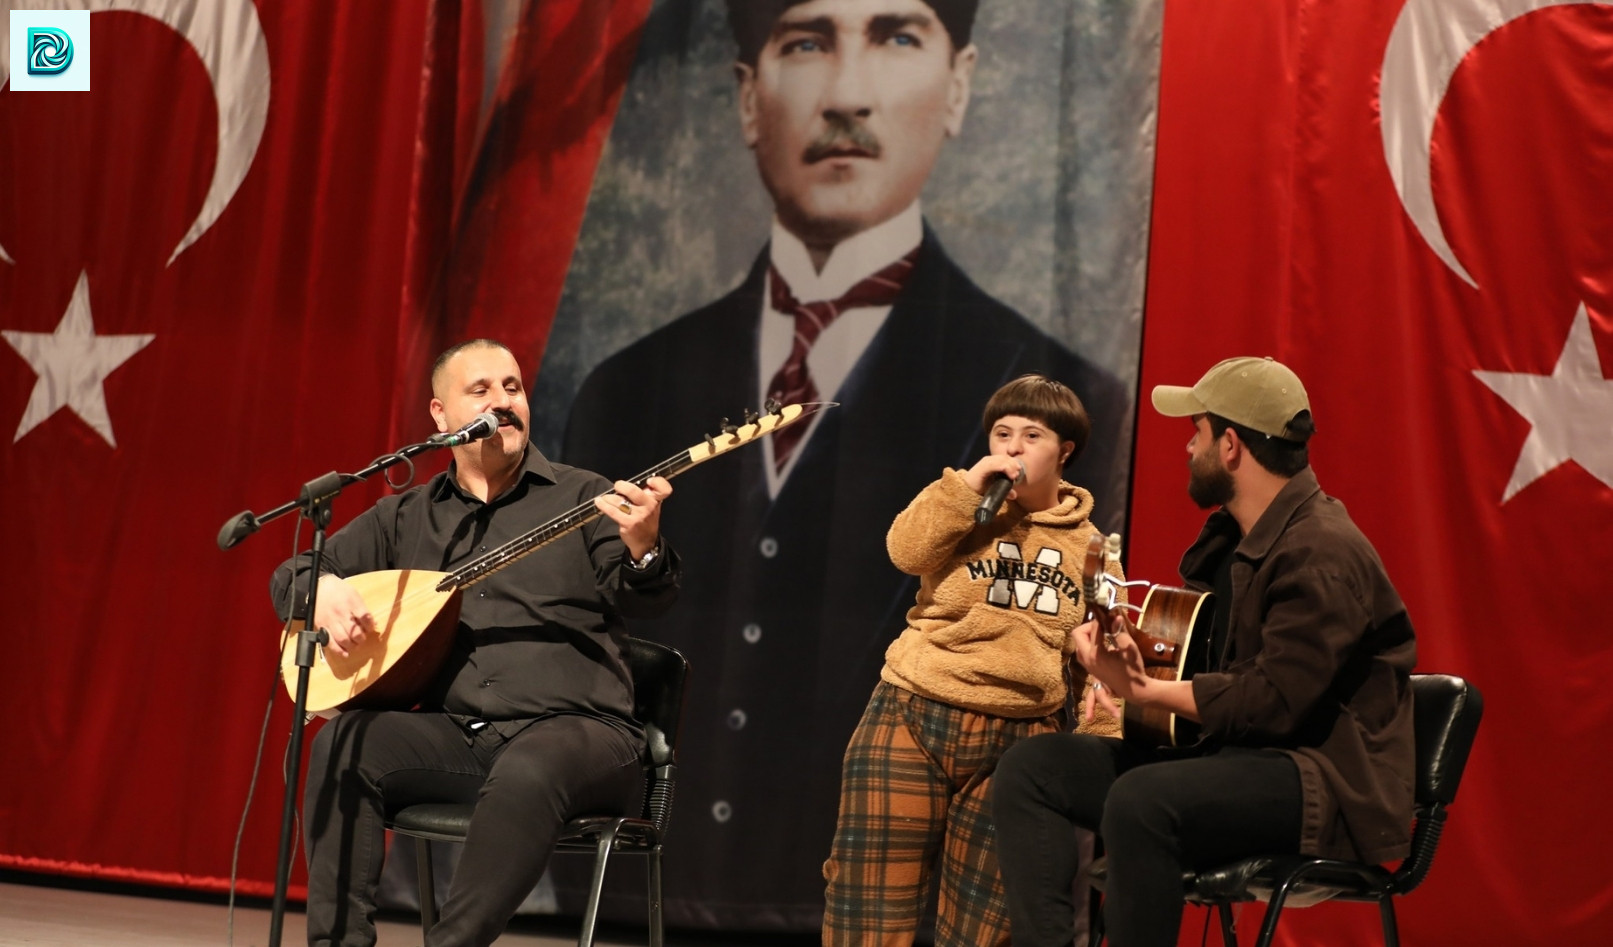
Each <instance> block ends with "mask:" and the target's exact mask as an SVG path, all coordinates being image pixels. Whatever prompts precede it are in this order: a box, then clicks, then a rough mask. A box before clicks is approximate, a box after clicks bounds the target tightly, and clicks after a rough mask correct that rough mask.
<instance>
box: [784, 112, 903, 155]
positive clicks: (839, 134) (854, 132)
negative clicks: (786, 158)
mask: <svg viewBox="0 0 1613 947" xmlns="http://www.w3.org/2000/svg"><path fill="white" fill-rule="evenodd" d="M828 120H829V127H828V128H826V129H824V130H823V133H822V134H820V135H819V136H818V137H817V138H816V139H814V140H813V141H812V143H811V144H809V145H807V146H806V151H804V152H802V155H801V158H802V160H804V161H805V162H806V163H807V164H816V163H817V162H819V161H822V160H823V159H825V158H828V157H832V156H834V155H836V154H839V153H842V152H846V151H860V152H862V153H864V154H866V155H867V156H868V157H870V158H877V157H879V155H880V152H881V151H882V150H883V149H881V148H880V145H879V139H878V138H876V137H875V136H874V133H873V132H871V131H869V130H868V126H866V125H864V124H863V123H862V122H860V121H858V120H857V119H855V118H848V117H846V116H844V115H839V114H836V113H834V112H830V113H829V115H828Z"/></svg>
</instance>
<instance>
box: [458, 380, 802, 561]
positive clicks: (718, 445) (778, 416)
mask: <svg viewBox="0 0 1613 947" xmlns="http://www.w3.org/2000/svg"><path fill="white" fill-rule="evenodd" d="M820 407H822V405H818V404H807V405H799V404H792V405H786V406H784V407H781V408H778V409H777V410H776V411H774V412H773V413H771V414H764V415H762V416H761V417H759V418H755V419H753V420H751V421H750V422H749V423H747V424H745V425H743V426H741V427H731V428H728V429H726V430H725V431H724V432H723V433H722V434H721V435H718V436H716V437H707V438H706V439H705V440H704V441H703V442H701V443H699V444H696V445H695V446H693V447H691V448H689V449H688V450H684V451H679V452H678V453H676V454H673V455H672V456H671V457H668V458H667V459H666V460H663V461H661V462H660V463H659V464H656V465H655V466H654V467H651V468H650V469H649V470H646V471H644V472H643V473H640V474H637V475H636V476H633V477H631V478H626V479H628V480H629V481H630V482H631V483H633V484H634V485H636V486H639V487H643V486H645V485H646V484H647V483H649V481H650V478H652V477H665V478H666V479H668V480H670V479H672V478H673V477H676V476H677V475H678V474H681V473H683V472H684V471H686V470H688V469H689V468H691V467H694V466H696V465H698V464H703V463H705V462H706V461H708V460H710V459H712V458H713V457H716V456H717V455H718V454H724V453H727V452H728V451H731V450H733V449H734V448H736V447H740V446H742V445H744V444H749V443H750V442H751V441H755V440H760V439H761V438H762V437H763V436H764V435H767V434H771V433H773V432H774V431H776V430H778V429H779V428H781V427H784V426H785V425H788V424H793V423H795V422H796V421H799V420H801V419H802V418H805V417H807V416H809V415H811V414H813V413H815V412H816V411H817V410H818V408H820ZM602 515H603V514H602V513H600V511H599V507H597V506H595V505H594V501H593V500H592V499H590V500H588V501H587V502H585V503H581V504H578V505H577V506H575V507H572V508H571V509H569V510H567V511H566V512H564V513H562V514H560V515H559V516H557V517H555V518H554V519H552V520H550V521H549V522H547V523H544V524H543V525H542V526H539V527H537V528H535V529H532V530H530V531H529V532H526V533H523V534H521V535H520V536H517V537H516V538H514V539H512V540H510V541H509V542H507V543H505V544H504V545H502V546H500V547H498V548H497V549H494V550H492V551H491V552H488V553H485V554H483V555H481V556H477V557H476V558H475V559H472V560H471V561H470V562H468V563H466V564H465V565H463V566H461V567H460V568H459V569H457V570H455V571H453V572H451V573H449V574H448V575H447V576H445V577H444V578H443V580H442V581H441V582H439V583H438V584H437V591H439V592H448V591H452V590H454V589H462V588H466V587H468V586H471V585H475V584H476V583H477V582H480V581H482V580H483V579H485V578H487V577H488V576H490V575H492V574H493V573H495V572H497V571H499V570H500V569H503V568H505V567H506V566H509V565H511V564H512V563H514V562H515V561H516V560H518V559H520V558H521V557H523V556H526V555H528V554H530V553H533V552H536V551H537V550H539V549H542V548H543V547H544V546H547V545H549V544H550V543H552V542H554V541H555V540H557V539H559V538H560V537H562V536H564V535H565V534H567V533H569V532H571V531H572V530H574V529H577V528H578V527H580V526H584V525H586V524H588V523H591V522H593V521H594V520H596V519H598V518H599V517H600V516H602Z"/></svg>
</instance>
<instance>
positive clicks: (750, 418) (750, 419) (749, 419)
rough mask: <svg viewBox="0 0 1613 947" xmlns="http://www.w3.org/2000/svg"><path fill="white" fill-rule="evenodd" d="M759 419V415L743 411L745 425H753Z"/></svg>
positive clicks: (747, 410) (747, 409) (748, 410)
mask: <svg viewBox="0 0 1613 947" xmlns="http://www.w3.org/2000/svg"><path fill="white" fill-rule="evenodd" d="M759 417H761V415H759V414H757V413H756V412H755V411H752V410H751V409H749V408H746V409H745V423H746V424H755V423H756V419H757V418H759Z"/></svg>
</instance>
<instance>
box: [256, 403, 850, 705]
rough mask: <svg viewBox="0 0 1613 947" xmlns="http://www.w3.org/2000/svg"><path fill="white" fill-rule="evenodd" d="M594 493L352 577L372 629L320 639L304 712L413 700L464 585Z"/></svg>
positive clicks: (805, 411)
mask: <svg viewBox="0 0 1613 947" xmlns="http://www.w3.org/2000/svg"><path fill="white" fill-rule="evenodd" d="M825 406H826V405H825V404H819V403H813V404H804V405H802V404H792V405H785V406H778V405H775V404H771V403H770V404H769V405H768V411H767V413H765V414H762V415H760V416H756V415H754V414H752V413H751V412H748V411H747V412H746V416H745V423H744V424H743V425H732V424H729V423H728V421H727V419H724V420H723V423H722V433H721V434H718V435H716V436H709V435H708V436H707V437H706V439H705V440H704V441H702V442H701V443H699V444H696V445H694V446H693V447H691V448H689V449H688V450H685V451H680V452H678V453H676V454H674V455H672V456H671V457H669V458H667V459H666V460H664V461H662V462H661V463H659V464H656V465H655V466H654V467H651V468H650V469H649V470H646V471H644V472H643V473H641V474H639V475H638V476H636V477H633V478H630V479H631V482H633V483H634V484H637V485H638V486H641V487H642V486H644V484H645V483H646V482H647V481H648V480H649V479H650V478H651V477H666V478H668V479H670V478H672V477H675V476H677V475H678V474H680V473H683V472H684V471H686V470H688V469H689V468H691V467H694V466H696V465H697V464H702V463H705V462H706V461H708V460H710V459H712V458H713V457H716V456H718V455H720V454H725V453H727V452H729V451H731V450H734V449H735V448H737V447H741V446H743V445H745V444H749V443H752V442H753V441H757V440H760V439H761V438H762V437H765V436H766V435H768V434H771V433H773V432H774V431H777V430H779V429H781V428H784V427H786V426H788V425H791V424H794V423H796V422H798V421H800V420H802V419H803V418H806V417H809V416H811V415H812V414H814V413H816V412H817V411H818V410H819V409H820V408H822V407H825ZM600 515H601V514H600V512H599V509H598V508H597V507H595V506H594V502H593V500H591V499H590V500H589V501H587V502H586V503H583V504H581V505H580V506H577V507H575V508H573V509H571V510H568V511H566V512H565V513H562V514H561V515H559V516H557V517H555V518H554V519H552V520H550V521H549V522H547V523H544V524H543V525H541V526H538V527H537V528H535V529H533V530H531V531H529V532H527V533H523V534H522V535H520V536H518V537H516V538H515V539H512V540H510V541H509V542H507V543H505V544H504V545H502V546H499V547H498V548H497V549H493V550H490V551H488V552H487V553H484V554H483V555H480V556H478V557H476V558H475V559H472V560H471V561H470V562H468V563H466V564H465V565H464V566H462V567H460V568H459V569H456V570H454V571H453V572H432V571H428V570H424V569H390V570H384V571H381V572H366V573H362V574H360V575H355V576H351V577H349V578H348V579H347V582H348V584H349V585H351V586H352V587H353V589H354V590H355V591H357V592H358V594H359V595H360V596H361V597H362V598H363V599H364V604H365V605H367V606H369V609H370V614H371V615H373V616H375V631H374V632H373V633H372V634H368V635H366V636H365V637H364V643H363V644H360V645H358V646H356V647H355V648H353V649H352V650H351V651H350V652H349V653H348V656H347V657H345V658H344V657H341V656H340V655H338V654H336V653H335V652H334V651H330V650H328V649H326V648H323V647H321V648H319V649H317V653H316V656H315V659H314V665H313V667H312V668H310V669H309V673H308V700H307V708H308V713H310V714H314V715H318V716H333V715H334V714H335V713H336V712H339V711H343V710H356V709H361V708H362V709H385V708H398V707H410V706H413V705H414V703H415V701H416V700H418V699H419V696H420V694H422V693H423V692H424V691H425V689H426V687H427V685H429V684H430V683H431V679H432V677H433V676H434V675H435V674H436V673H437V669H438V668H439V667H440V666H441V665H442V662H443V661H444V660H445V659H446V658H447V656H448V651H449V649H450V647H451V646H452V644H453V640H454V632H455V631H456V630H457V628H458V625H459V603H460V596H461V594H462V593H463V592H464V590H465V589H467V588H469V587H470V586H472V585H475V584H476V583H477V582H480V581H481V580H483V579H485V578H487V577H488V576H490V575H492V574H493V573H495V572H497V571H499V570H500V569H503V568H504V567H505V566H508V565H510V564H511V563H513V562H515V561H516V560H517V559H520V558H521V557H522V556H525V555H527V554H529V553H532V552H534V551H536V550H538V549H541V548H543V547H544V546H547V545H548V544H549V543H552V542H554V541H555V540H557V539H559V538H560V537H562V536H564V535H566V534H567V533H569V532H571V531H572V530H574V529H577V528H578V527H580V526H583V525H585V524H587V523H589V522H592V521H593V520H595V519H597V518H598V517H599V516H600ZM303 627H304V623H303V622H301V621H294V622H292V623H291V624H290V626H289V633H288V634H287V635H286V637H285V641H284V642H283V643H282V647H281V655H280V668H281V670H280V676H281V678H282V679H283V680H284V682H285V685H286V690H287V691H288V692H291V693H292V696H293V697H295V696H296V695H295V688H296V681H297V663H296V657H297V636H298V635H299V634H300V633H301V631H302V629H303Z"/></svg>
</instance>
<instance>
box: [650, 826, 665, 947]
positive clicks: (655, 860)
mask: <svg viewBox="0 0 1613 947" xmlns="http://www.w3.org/2000/svg"><path fill="white" fill-rule="evenodd" d="M649 893H650V947H664V945H665V944H666V927H665V923H666V922H665V919H664V918H663V917H662V915H661V846H660V845H656V846H655V847H654V848H652V849H650V892H649Z"/></svg>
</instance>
